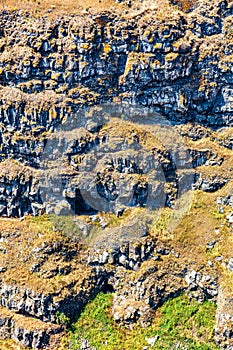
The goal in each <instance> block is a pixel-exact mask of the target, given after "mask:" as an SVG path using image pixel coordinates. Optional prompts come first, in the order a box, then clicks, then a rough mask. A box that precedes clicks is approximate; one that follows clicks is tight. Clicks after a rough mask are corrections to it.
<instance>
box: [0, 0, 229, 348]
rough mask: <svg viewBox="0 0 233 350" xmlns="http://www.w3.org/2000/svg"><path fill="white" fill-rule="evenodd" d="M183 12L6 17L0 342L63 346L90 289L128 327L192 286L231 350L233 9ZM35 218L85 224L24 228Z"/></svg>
mask: <svg viewBox="0 0 233 350" xmlns="http://www.w3.org/2000/svg"><path fill="white" fill-rule="evenodd" d="M185 4H186V5H187V6H186V5H185ZM185 4H184V3H181V2H180V1H175V2H168V1H166V2H165V3H163V4H161V3H160V2H157V1H155V2H154V3H153V4H150V3H149V2H147V1H146V0H145V1H143V2H142V3H141V2H140V3H139V2H137V1H135V2H134V3H133V4H131V2H123V4H122V6H123V7H122V10H119V7H117V8H115V9H112V10H111V11H105V12H101V13H97V12H96V11H95V12H92V11H89V12H88V11H84V12H83V13H80V14H78V15H77V14H75V15H74V14H66V15H62V16H61V15H60V16H58V15H56V16H54V18H49V17H48V16H41V17H40V18H36V17H33V16H32V14H30V12H27V11H23V10H17V11H16V10H14V11H13V10H7V9H5V10H3V11H1V13H0V216H2V217H5V218H4V219H2V220H1V222H0V238H1V248H0V254H1V255H0V256H1V259H2V260H1V261H2V262H1V264H2V266H0V274H1V282H0V305H1V311H0V314H1V317H0V336H1V337H10V338H12V339H15V340H17V341H19V342H20V343H21V344H22V345H24V346H29V347H30V348H35V349H40V348H43V347H46V346H47V347H48V348H49V349H53V348H54V349H57V348H58V342H59V339H60V337H61V335H62V334H63V331H64V328H65V326H66V325H67V323H69V322H70V321H72V320H73V319H74V317H75V315H77V314H78V313H79V312H80V311H81V309H82V307H83V306H84V305H85V304H86V302H87V301H88V299H90V298H92V297H93V296H94V295H96V294H97V293H98V292H99V291H111V292H114V302H113V307H112V315H113V318H114V320H115V321H116V322H117V323H119V324H121V325H126V326H130V327H131V326H132V325H133V324H134V323H135V322H139V323H140V324H141V325H142V326H143V327H144V326H146V325H148V324H149V323H150V322H151V320H152V318H153V313H154V311H155V310H156V309H157V308H158V307H159V306H160V305H161V304H162V303H163V302H164V301H165V300H166V299H168V298H170V297H175V296H177V295H178V294H180V293H183V292H185V293H187V294H188V295H189V296H190V297H192V298H195V299H196V300H198V301H200V302H201V301H203V300H205V299H211V300H213V301H215V302H217V303H218V312H217V323H216V341H217V343H218V344H219V345H220V346H222V347H223V348H224V347H225V348H227V349H232V331H231V328H232V312H231V310H230V308H228V309H229V312H228V311H227V312H226V313H224V312H223V311H224V309H225V305H228V304H230V299H229V298H228V297H227V296H226V293H225V292H224V293H225V294H224V293H223V290H225V289H224V288H222V286H223V285H224V283H223V282H222V279H224V278H225V277H224V276H225V274H224V273H222V269H223V270H224V269H225V270H227V271H228V272H229V273H231V272H232V262H231V258H232V256H231V247H232V242H231V239H230V238H229V237H230V233H231V231H232V212H231V199H230V198H231V196H230V195H229V192H230V191H231V188H232V148H233V146H232V145H233V139H232V124H233V80H232V76H233V59H232V58H233V31H232V25H233V5H232V3H231V2H229V1H225V0H222V1H216V0H214V1H212V2H211V3H210V2H209V1H199V2H189V1H188V4H187V3H186V2H185ZM190 191H196V193H195V194H194V195H193V196H194V197H195V198H197V201H196V202H195V201H194V204H193V203H191V202H189V201H186V205H185V208H184V210H183V211H182V208H181V210H178V214H177V216H176V215H175V219H174V222H173V221H172V220H170V217H172V215H173V214H171V212H172V211H170V210H171V209H173V210H175V209H176V208H177V199H180V198H182V196H183V195H184V194H186V193H189V192H190ZM217 191H220V193H221V196H220V197H218V192H217ZM221 191H222V192H221ZM215 192H217V194H216V193H215ZM227 192H228V193H227ZM203 193H205V194H203ZM202 196H203V198H204V199H203V198H202ZM205 196H206V197H205ZM217 197H218V198H217ZM185 198H186V197H185ZM200 198H201V199H200ZM216 201H217V202H216ZM205 202H207V203H208V205H206V204H205ZM187 203H188V204H187ZM208 206H209V207H208ZM135 207H136V208H135ZM164 207H166V209H163V208H164ZM178 207H179V205H178ZM129 208H130V209H129ZM133 208H134V209H133ZM140 208H141V209H140ZM159 210H161V211H162V219H161V220H160V221H159V220H156V219H155V216H156V215H157V214H155V213H158V212H159V213H160V211H159ZM163 210H164V211H163ZM166 210H168V211H166ZM43 213H47V214H50V215H51V214H55V215H58V216H59V215H60V216H61V215H67V214H78V215H79V216H78V217H76V218H74V221H73V223H75V228H74V226H73V224H72V225H71V229H70V226H69V225H70V223H69V224H67V223H66V224H64V225H63V226H62V228H61V229H58V228H57V221H56V220H55V219H54V217H53V216H52V224H54V220H55V224H54V225H52V227H51V222H50V221H48V222H45V223H44V225H43V227H41V226H40V220H42V223H43V220H44V217H43V216H42V217H41V219H38V220H39V221H38V222H37V221H33V222H32V221H30V220H33V219H30V218H27V217H26V218H25V216H27V215H33V216H38V215H41V214H43ZM104 213H105V214H104ZM109 213H115V214H116V216H114V215H113V214H109ZM195 213H197V214H195ZM109 215H110V216H109ZM111 215H113V217H111ZM185 215H187V216H185ZM198 216H200V220H199V219H198ZM6 217H7V218H16V217H18V218H21V219H22V221H16V220H14V219H6ZM112 218H114V219H112ZM182 218H184V221H183V222H182V225H181V226H179V221H180V220H181V219H182ZM35 220H37V219H35ZM72 220H73V219H72ZM111 220H113V222H112V221H111ZM169 220H170V221H169ZM198 220H199V221H198ZM171 221H172V222H173V226H172V229H171V227H170V226H171V225H170V226H169V223H171ZM190 222H192V223H193V224H192V225H190ZM205 222H206V224H205ZM67 225H68V227H69V229H68V231H69V234H68V238H69V239H68V238H67V235H66V233H65V231H66V230H67ZM58 226H59V225H58ZM174 230H175V231H174ZM58 231H59V232H60V231H62V232H63V231H64V232H63V235H60V233H59V232H58ZM173 231H174V232H175V234H174V232H173ZM64 235H65V236H64ZM222 242H226V245H227V248H226V247H225V246H224V245H223V244H222ZM203 246H204V249H203ZM216 246H217V249H218V251H215V247H216ZM190 251H191V252H192V254H193V255H192V254H191V255H192V256H190ZM218 252H219V253H218ZM225 270H224V271H225ZM220 277H221V278H220ZM219 286H220V287H219ZM219 290H220V293H219ZM223 295H224V296H223ZM228 299H229V300H228ZM224 300H225V301H224ZM228 301H229V302H228ZM30 322H31V323H30ZM57 323H60V325H57ZM83 342H84V343H85V339H84V340H83ZM87 344H88V342H87Z"/></svg>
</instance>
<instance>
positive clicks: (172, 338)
mask: <svg viewBox="0 0 233 350" xmlns="http://www.w3.org/2000/svg"><path fill="white" fill-rule="evenodd" d="M112 298H113V296H112V295H111V294H104V293H99V294H98V295H97V296H96V298H95V299H94V300H92V301H90V302H89V303H88V304H87V305H86V307H85V309H84V310H83V312H82V313H81V315H80V317H79V319H78V321H77V322H76V323H75V324H74V325H73V326H72V330H71V331H70V333H69V349H72V350H78V349H80V339H81V338H85V339H87V340H89V341H90V344H91V345H92V346H94V347H95V348H96V349H98V350H99V349H101V350H102V349H103V350H118V349H122V350H129V349H130V350H142V349H143V347H145V346H148V348H149V349H156V350H162V349H163V350H164V349H170V350H173V349H196V350H197V349H198V350H216V349H218V348H217V347H216V345H215V343H214V341H213V335H214V333H213V332H214V324H215V312H216V306H215V304H214V303H211V302H209V301H205V302H204V303H202V304H199V303H197V302H196V301H194V300H190V299H189V298H188V297H187V296H186V295H181V296H179V297H177V298H174V299H171V300H169V301H167V302H166V303H164V305H163V306H162V307H161V308H160V309H159V310H158V311H157V313H156V316H155V319H154V321H153V323H152V325H151V326H149V327H148V328H142V327H140V326H139V325H136V326H135V327H134V329H132V330H129V329H126V328H124V327H119V326H118V325H116V324H115V323H114V321H113V319H112V317H111V305H112ZM152 337H156V338H158V339H157V340H156V342H155V344H154V345H153V346H150V345H149V344H148V342H147V338H152Z"/></svg>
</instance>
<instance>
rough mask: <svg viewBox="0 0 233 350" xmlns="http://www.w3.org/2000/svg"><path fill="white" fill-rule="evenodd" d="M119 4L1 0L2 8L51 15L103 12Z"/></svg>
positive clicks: (110, 1) (91, 0)
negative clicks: (88, 11)
mask: <svg viewBox="0 0 233 350" xmlns="http://www.w3.org/2000/svg"><path fill="white" fill-rule="evenodd" d="M113 6H115V7H118V6H119V5H118V4H117V3H116V2H115V1H114V0H78V1H72V0H63V1H60V0H45V1H40V0H34V1H33V0H26V1H25V0H0V10H1V9H4V8H10V9H20V10H30V11H31V12H32V13H34V14H46V13H47V14H48V10H50V11H51V12H50V13H49V14H50V16H53V15H57V14H58V15H59V14H64V13H67V12H69V13H77V14H80V12H81V11H83V10H85V11H87V10H91V12H101V11H105V10H108V9H110V8H112V7H113Z"/></svg>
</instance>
